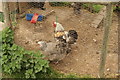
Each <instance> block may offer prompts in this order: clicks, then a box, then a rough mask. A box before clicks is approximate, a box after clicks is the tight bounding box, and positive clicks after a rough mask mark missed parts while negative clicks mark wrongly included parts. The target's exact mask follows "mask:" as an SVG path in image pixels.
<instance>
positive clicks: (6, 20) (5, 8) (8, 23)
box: [3, 2, 12, 27]
mask: <svg viewBox="0 0 120 80" xmlns="http://www.w3.org/2000/svg"><path fill="white" fill-rule="evenodd" d="M3 14H4V23H5V27H11V26H12V25H11V21H10V12H9V5H8V2H3Z"/></svg>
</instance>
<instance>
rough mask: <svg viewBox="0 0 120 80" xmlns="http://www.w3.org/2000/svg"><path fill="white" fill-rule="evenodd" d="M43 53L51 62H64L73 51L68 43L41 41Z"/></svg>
mask: <svg viewBox="0 0 120 80" xmlns="http://www.w3.org/2000/svg"><path fill="white" fill-rule="evenodd" d="M38 44H39V45H40V49H41V51H43V54H44V55H45V56H46V57H47V59H48V60H50V61H60V60H62V59H63V58H64V57H65V56H66V55H67V54H68V53H69V52H70V51H71V50H70V49H71V48H70V46H68V45H67V44H66V43H62V42H61V43H58V42H54V43H53V42H49V43H47V42H45V41H39V42H38Z"/></svg>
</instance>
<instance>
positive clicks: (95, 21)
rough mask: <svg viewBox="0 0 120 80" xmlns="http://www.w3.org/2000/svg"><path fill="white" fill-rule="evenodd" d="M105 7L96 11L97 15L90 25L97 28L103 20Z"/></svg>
mask: <svg viewBox="0 0 120 80" xmlns="http://www.w3.org/2000/svg"><path fill="white" fill-rule="evenodd" d="M105 10H106V7H103V8H102V10H101V11H100V12H99V13H98V16H97V17H96V18H95V19H94V21H93V22H92V23H91V26H92V27H95V28H97V27H98V26H99V24H100V23H101V21H102V20H103V18H104V16H105V13H106V11H105Z"/></svg>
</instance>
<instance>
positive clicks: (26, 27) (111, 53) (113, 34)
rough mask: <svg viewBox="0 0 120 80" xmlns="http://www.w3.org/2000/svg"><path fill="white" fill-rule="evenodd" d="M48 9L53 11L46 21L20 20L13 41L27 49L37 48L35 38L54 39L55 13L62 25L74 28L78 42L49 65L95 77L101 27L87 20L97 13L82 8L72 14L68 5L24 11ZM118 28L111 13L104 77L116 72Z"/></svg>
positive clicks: (100, 42)
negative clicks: (35, 22)
mask: <svg viewBox="0 0 120 80" xmlns="http://www.w3.org/2000/svg"><path fill="white" fill-rule="evenodd" d="M51 10H55V13H54V14H52V15H50V16H49V17H48V18H47V19H46V20H45V21H42V22H39V23H37V24H36V25H34V24H31V23H30V22H29V21H26V20H25V19H19V20H18V25H17V28H16V29H15V35H14V40H15V43H16V44H18V45H20V46H22V47H24V48H25V49H28V50H39V46H37V45H36V41H38V40H46V41H53V40H54V38H53V33H54V32H53V31H54V28H53V26H52V23H53V21H55V20H56V16H58V22H59V23H61V24H62V25H63V26H64V28H65V30H70V29H74V30H76V31H77V32H78V35H79V39H78V41H77V44H75V45H73V46H72V48H73V49H72V52H71V53H70V54H69V55H68V56H66V58H64V59H63V60H62V61H60V62H59V63H58V64H53V63H51V64H50V65H51V66H52V67H53V68H54V69H56V70H58V71H60V72H63V73H76V74H77V75H91V76H93V77H98V71H99V63H100V54H101V53H100V50H101V45H102V39H103V31H104V28H103V26H100V27H99V28H93V27H90V23H91V22H92V21H93V20H94V18H95V16H96V15H97V14H93V13H90V12H88V11H87V10H81V14H80V15H75V14H73V9H72V8H68V7H49V8H48V9H47V10H46V11H42V10H39V9H31V10H28V11H26V12H30V13H34V12H36V13H39V14H43V15H44V14H46V13H48V12H49V11H51ZM117 28H118V20H117V16H116V14H115V13H114V14H113V23H112V27H111V30H110V36H109V44H108V56H107V62H106V69H105V73H106V76H107V77H115V74H116V73H117V71H118V70H117V69H118V65H117V64H118V55H117V53H118V51H117V47H118V45H117V44H118V43H117V41H118V40H117V39H118V33H117ZM94 40H96V42H94Z"/></svg>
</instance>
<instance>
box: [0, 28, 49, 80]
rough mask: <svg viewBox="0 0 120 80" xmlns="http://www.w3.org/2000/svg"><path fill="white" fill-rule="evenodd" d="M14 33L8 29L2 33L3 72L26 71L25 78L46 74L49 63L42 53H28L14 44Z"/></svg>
mask: <svg viewBox="0 0 120 80" xmlns="http://www.w3.org/2000/svg"><path fill="white" fill-rule="evenodd" d="M13 34H14V33H13V31H12V30H11V29H10V28H9V27H7V28H5V29H4V30H3V31H2V55H1V57H2V58H1V63H2V70H3V72H5V73H8V74H10V75H11V74H14V73H20V72H21V71H24V73H23V74H24V75H25V78H35V77H36V74H37V73H39V72H41V73H46V72H47V69H48V68H49V62H48V61H47V60H44V59H43V58H44V56H43V55H42V54H41V53H40V52H34V51H27V50H25V49H23V48H22V47H19V46H17V45H16V44H14V41H13Z"/></svg>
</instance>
